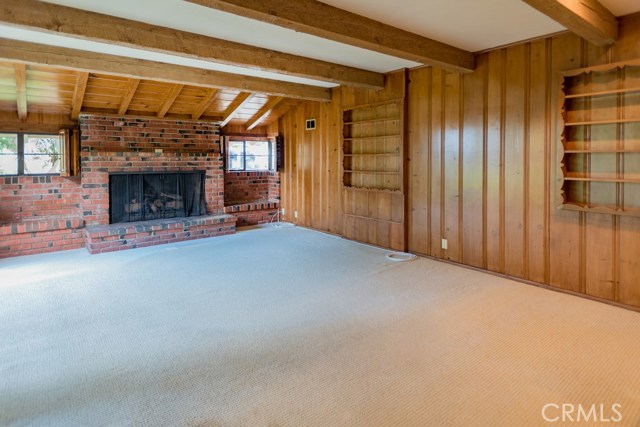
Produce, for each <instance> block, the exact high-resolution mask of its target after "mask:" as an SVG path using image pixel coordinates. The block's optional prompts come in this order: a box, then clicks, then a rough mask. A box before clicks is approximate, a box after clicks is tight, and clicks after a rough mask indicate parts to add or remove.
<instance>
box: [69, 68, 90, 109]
mask: <svg viewBox="0 0 640 427" xmlns="http://www.w3.org/2000/svg"><path fill="white" fill-rule="evenodd" d="M88 81H89V73H87V72H80V73H78V77H77V78H76V87H75V89H74V90H73V99H72V101H71V120H78V117H79V116H80V111H81V110H82V102H83V101H84V93H85V92H86V90H87V82H88Z"/></svg>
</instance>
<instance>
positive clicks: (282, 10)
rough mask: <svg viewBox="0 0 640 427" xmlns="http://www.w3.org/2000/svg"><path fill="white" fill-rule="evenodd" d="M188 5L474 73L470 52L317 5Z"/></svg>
mask: <svg viewBox="0 0 640 427" xmlns="http://www.w3.org/2000/svg"><path fill="white" fill-rule="evenodd" d="M187 1H189V2H191V3H196V4H199V5H201V6H206V7H209V8H212V9H216V10H221V11H223V12H228V13H233V14H234V15H238V16H243V17H245V18H250V19H256V20H258V21H262V22H266V23H268V24H273V25H278V26H281V27H284V28H289V29H292V30H295V31H299V32H302V33H307V34H312V35H314V36H318V37H321V38H323V39H327V40H333V41H336V42H340V43H345V44H348V45H351V46H356V47H359V48H362V49H367V50H371V51H374V52H379V53H384V54H386V55H391V56H395V57H397V58H403V59H408V60H410V61H415V62H419V63H421V64H425V65H434V66H438V67H442V68H445V69H449V70H455V71H462V72H468V71H473V69H474V68H475V58H474V55H473V53H471V52H468V51H465V50H463V49H459V48H457V47H454V46H450V45H447V44H445V43H441V42H438V41H436V40H432V39H429V38H426V37H423V36H419V35H417V34H414V33H410V32H408V31H405V30H402V29H400V28H396V27H392V26H391V25H387V24H383V23H381V22H378V21H374V20H373V19H369V18H365V17H364V16H361V15H356V14H355V13H351V12H347V11H346V10H343V9H338V8H337V7H333V6H329V5H328V4H324V3H321V2H319V1H316V0H296V1H291V0H187Z"/></svg>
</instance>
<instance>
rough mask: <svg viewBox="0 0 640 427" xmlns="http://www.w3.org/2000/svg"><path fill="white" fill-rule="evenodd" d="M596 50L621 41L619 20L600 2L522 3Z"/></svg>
mask: <svg viewBox="0 0 640 427" xmlns="http://www.w3.org/2000/svg"><path fill="white" fill-rule="evenodd" d="M523 1H524V2H525V3H527V4H528V5H529V6H531V7H533V8H534V9H537V10H538V11H540V12H542V13H544V14H545V15H547V16H548V17H549V18H551V19H553V20H554V21H556V22H558V23H559V24H562V25H564V26H565V27H567V29H569V31H571V32H573V33H575V34H577V35H579V36H580V37H582V38H584V39H585V40H588V41H589V42H591V43H593V44H595V45H596V46H607V45H610V44H613V43H615V41H616V40H617V39H618V20H617V18H616V17H615V15H614V14H613V13H611V11H609V9H607V8H606V7H604V6H603V5H602V4H601V3H600V2H598V0H579V1H576V0H523Z"/></svg>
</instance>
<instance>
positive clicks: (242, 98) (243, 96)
mask: <svg viewBox="0 0 640 427" xmlns="http://www.w3.org/2000/svg"><path fill="white" fill-rule="evenodd" d="M250 98H251V94H250V93H246V92H241V93H239V94H238V96H236V97H235V99H234V100H233V101H232V102H231V104H229V106H228V107H227V109H226V110H225V112H224V118H223V119H222V122H220V127H221V128H223V127H225V126H226V125H227V123H229V122H230V121H231V119H233V118H234V117H235V116H236V114H238V112H239V111H240V110H241V109H242V107H243V106H244V104H245V103H246V102H247V101H248V100H249V99H250Z"/></svg>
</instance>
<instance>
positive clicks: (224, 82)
mask: <svg viewBox="0 0 640 427" xmlns="http://www.w3.org/2000/svg"><path fill="white" fill-rule="evenodd" d="M0 59H5V60H8V61H13V62H18V63H23V64H24V63H26V64H40V65H48V66H51V67H55V68H63V69H69V70H81V71H87V72H93V73H105V74H112V75H115V76H121V77H128V78H141V79H149V80H157V81H162V82H168V83H178V84H185V85H191V86H200V87H209V88H215V89H233V90H240V91H243V92H251V93H264V94H267V95H272V96H284V97H289V98H296V99H308V100H312V101H322V102H329V101H330V100H331V91H330V90H329V89H325V88H322V87H317V86H309V85H303V84H298V83H289V82H283V81H279V80H269V79H260V78H257V77H251V76H243V75H239V74H231V73H223V72H221V71H211V70H203V69H200V68H191V67H183V66H181V65H173V64H165V63H162V62H155V61H146V60H142V59H133V58H127V57H124V56H115V55H105V54H101V53H93V52H87V51H84V50H77V49H68V48H62V47H55V46H48V45H43V44H38V43H29V42H22V41H17V40H11V39H2V38H0Z"/></svg>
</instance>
